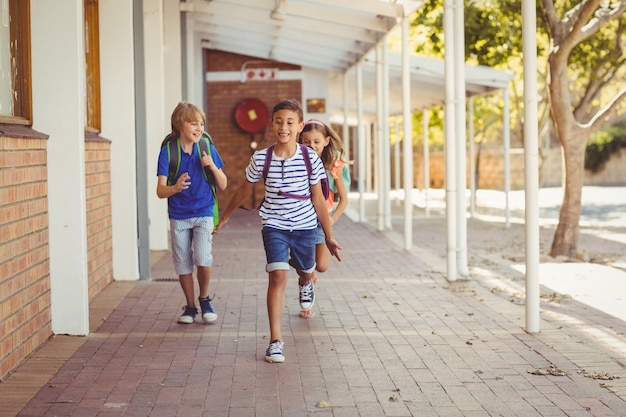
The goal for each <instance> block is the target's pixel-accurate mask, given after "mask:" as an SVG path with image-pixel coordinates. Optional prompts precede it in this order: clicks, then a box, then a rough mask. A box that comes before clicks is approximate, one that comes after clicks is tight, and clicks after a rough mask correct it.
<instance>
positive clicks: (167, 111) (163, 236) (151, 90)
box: [143, 0, 180, 250]
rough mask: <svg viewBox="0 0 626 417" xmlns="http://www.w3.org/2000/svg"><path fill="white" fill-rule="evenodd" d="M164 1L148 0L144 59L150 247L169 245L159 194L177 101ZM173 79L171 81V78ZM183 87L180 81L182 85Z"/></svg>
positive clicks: (166, 225) (164, 202) (145, 11)
mask: <svg viewBox="0 0 626 417" xmlns="http://www.w3.org/2000/svg"><path fill="white" fill-rule="evenodd" d="M163 3H164V2H163V1H162V0H144V2H143V7H144V59H145V87H146V137H147V141H148V143H149V144H151V145H154V146H147V147H146V149H147V152H146V155H145V157H146V161H147V162H146V168H147V169H146V170H147V173H146V175H147V178H148V182H147V183H148V193H147V195H148V216H149V217H150V226H149V227H150V249H152V250H164V249H168V248H169V234H168V215H167V200H165V199H159V198H158V197H157V195H156V184H157V176H156V169H157V160H158V157H159V151H160V148H159V145H160V144H161V140H162V139H163V138H164V137H165V135H166V134H167V133H168V132H169V131H170V130H171V124H170V115H171V112H172V110H174V106H176V104H177V103H166V102H165V90H166V89H165V84H166V77H165V56H166V51H165V48H164V34H163ZM168 83H169V81H168ZM178 88H180V84H179V85H178Z"/></svg>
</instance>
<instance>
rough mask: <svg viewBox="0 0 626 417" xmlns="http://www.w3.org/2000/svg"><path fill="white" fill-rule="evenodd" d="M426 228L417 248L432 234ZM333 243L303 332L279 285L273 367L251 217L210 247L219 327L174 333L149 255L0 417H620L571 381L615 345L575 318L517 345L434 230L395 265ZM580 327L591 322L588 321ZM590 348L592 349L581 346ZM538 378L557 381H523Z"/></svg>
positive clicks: (378, 244)
mask: <svg viewBox="0 0 626 417" xmlns="http://www.w3.org/2000/svg"><path fill="white" fill-rule="evenodd" d="M429 227H432V225H431V226H429V225H426V226H425V228H424V231H425V233H434V229H432V230H431V231H430V232H429V229H428V228H429ZM334 228H335V234H336V237H337V240H338V241H339V242H340V243H341V244H342V245H343V247H344V250H343V252H342V255H343V258H344V260H343V261H342V262H340V263H339V262H337V261H335V260H332V261H331V265H330V268H329V271H328V272H326V273H323V274H318V283H317V285H316V297H317V303H316V306H315V312H316V314H315V317H313V318H309V319H302V318H300V317H298V312H299V306H298V300H297V285H296V277H295V273H294V272H293V271H292V272H291V273H290V274H291V275H290V279H291V281H290V283H289V285H288V286H287V289H286V294H285V309H284V314H283V328H282V331H283V336H284V342H285V356H286V362H285V363H283V364H269V363H266V362H265V361H264V352H265V349H266V347H267V345H268V344H269V340H268V336H269V326H268V322H267V311H266V306H265V292H266V286H267V275H266V273H265V272H264V264H265V255H264V251H263V248H262V242H261V238H260V221H259V219H258V214H257V213H248V212H245V211H241V212H238V213H237V214H236V215H235V216H234V217H233V218H232V219H231V221H230V223H229V224H228V225H227V226H226V227H225V228H224V229H223V230H222V231H220V233H219V234H218V235H216V236H215V240H214V243H215V247H214V258H215V264H214V268H213V276H212V280H211V286H210V291H211V293H212V294H213V293H215V298H214V305H215V308H216V310H217V313H218V315H219V318H218V320H217V322H216V323H214V324H211V325H205V324H203V323H201V321H200V320H199V319H197V320H196V322H195V323H193V324H190V325H180V324H178V323H177V322H176V319H177V317H178V316H179V315H180V313H181V307H182V304H183V303H184V300H183V297H182V291H181V290H180V287H179V285H178V282H177V279H176V276H175V273H174V271H173V266H172V262H171V253H169V252H167V251H163V252H155V253H153V257H154V259H153V262H152V271H153V273H152V276H153V280H151V281H139V282H115V283H113V284H111V285H110V286H109V287H108V288H107V289H105V290H104V291H103V294H102V295H101V296H99V297H97V300H94V302H93V305H92V306H91V314H92V324H91V329H92V333H91V334H90V335H89V336H87V337H85V338H79V339H80V341H78V342H76V341H75V340H74V341H73V345H72V346H70V347H68V348H63V345H62V343H60V342H62V341H63V340H68V339H76V338H67V337H63V336H57V337H56V338H55V339H52V340H51V341H50V342H49V343H47V344H46V346H44V347H43V348H42V349H41V350H40V351H39V352H37V354H35V355H33V357H32V358H30V359H29V360H28V361H26V363H25V364H24V365H22V366H21V367H20V368H18V369H17V370H16V371H15V372H14V373H13V374H12V375H11V376H10V377H9V378H7V379H6V380H5V381H4V382H3V383H2V384H0V414H1V415H2V416H3V417H4V416H12V415H17V416H21V417H28V416H38V417H41V416H70V415H71V416H85V417H87V416H94V417H95V416H98V417H102V416H150V417H155V416H167V417H172V416H185V417H187V416H211V417H216V416H217V417H247V416H250V417H264V416H267V417H277V416H281V417H310V416H315V417H326V416H328V417H344V416H345V417H370V416H371V417H381V416H390V417H391V416H394V417H405V416H407V417H408V416H420V417H422V416H433V417H442V416H463V417H484V416H524V417H526V416H620V415H621V416H623V415H625V414H626V411H625V410H626V401H625V400H624V397H625V396H624V395H623V394H622V393H624V392H625V391H626V390H625V388H624V387H625V386H626V381H623V380H621V379H616V380H609V381H602V380H597V379H594V378H591V377H589V375H585V373H584V372H583V371H582V369H584V368H583V367H582V366H583V365H584V367H585V368H587V369H588V370H591V371H593V372H601V371H602V370H605V371H612V370H617V369H621V365H619V363H618V362H617V360H619V359H623V357H624V353H623V352H620V349H621V348H622V347H623V345H622V344H621V343H620V338H619V337H616V335H600V336H598V338H597V339H592V338H590V337H589V334H588V333H585V332H588V331H589V330H590V329H586V328H585V326H584V323H580V320H583V319H584V317H585V314H584V313H582V312H580V311H577V310H573V306H570V308H571V309H572V316H574V314H577V315H576V316H575V317H572V318H573V319H575V320H576V323H575V324H573V325H571V326H569V327H568V326H567V325H563V324H561V323H562V322H561V321H553V320H546V319H544V320H543V321H542V332H540V333H538V334H529V333H526V332H525V331H524V329H523V318H524V307H523V304H519V303H518V304H516V303H513V302H511V301H510V300H508V299H506V298H505V297H503V296H501V295H499V294H497V292H495V293H494V292H493V291H490V288H489V284H490V281H488V278H484V277H483V278H478V279H477V280H476V281H474V280H459V281H457V282H454V283H449V282H447V281H446V279H445V273H444V272H442V271H445V258H444V256H443V255H445V253H444V254H442V253H441V248H440V246H438V245H440V244H441V241H442V239H445V235H444V234H443V233H441V231H440V232H439V233H440V236H439V242H438V243H437V242H434V241H432V240H428V241H427V244H425V245H424V246H423V247H419V248H418V250H416V251H405V250H403V249H401V248H400V247H398V245H397V244H396V243H397V242H398V240H399V239H398V237H397V235H394V234H393V232H387V233H381V232H378V231H376V230H375V229H374V228H372V226H370V225H368V224H364V223H357V222H353V221H351V220H350V219H349V218H342V219H341V220H340V221H339V222H338V223H337V224H336V225H335V226H334ZM416 230H419V229H416ZM416 240H417V241H419V239H416ZM444 249H445V248H444ZM482 266H483V268H489V266H488V264H485V265H482ZM495 268H503V267H502V266H501V265H496V266H494V269H495ZM498 273H500V272H498ZM489 279H490V278H489ZM580 308H583V307H582V306H580ZM546 311H547V312H548V313H551V312H550V311H549V310H546ZM559 314H563V313H561V312H559ZM552 317H556V316H549V318H552ZM561 317H562V316H559V320H562V318H561ZM593 320H595V321H594V323H596V322H597V321H599V320H604V318H602V317H601V316H600V315H598V314H595V312H594V316H593ZM620 326H621V324H620ZM579 341H582V342H583V343H578V342H579ZM599 341H601V342H602V343H603V349H597V348H596V345H594V344H593V343H594V342H595V343H600V342H599ZM55 346H56V349H57V350H56V353H55V350H54V348H55ZM607 347H608V349H612V351H609V350H607V349H606V348H607ZM37 363H41V367H39V368H37V367H36V365H37ZM46 364H47V365H46ZM581 364H583V365H581ZM46 366H47V369H46V368H45V367H46ZM551 366H552V367H554V368H558V369H560V370H562V371H563V374H562V375H536V374H534V373H536V370H540V369H544V370H545V369H550V367H551ZM38 369H39V370H40V372H42V373H45V372H47V375H48V376H47V377H46V378H42V377H41V375H39V380H38V381H37V382H35V383H34V384H35V389H31V392H25V393H24V395H23V396H22V397H19V396H16V395H14V393H15V392H16V391H18V390H19V389H20V388H19V387H21V386H27V385H28V382H27V381H26V380H24V378H25V377H27V376H28V375H29V374H36V373H37V370H38ZM587 372H589V371H587ZM616 374H618V373H616ZM12 396H13V397H14V398H12ZM20 401H21V403H20ZM11 404H13V408H12V409H11V408H10V405H11Z"/></svg>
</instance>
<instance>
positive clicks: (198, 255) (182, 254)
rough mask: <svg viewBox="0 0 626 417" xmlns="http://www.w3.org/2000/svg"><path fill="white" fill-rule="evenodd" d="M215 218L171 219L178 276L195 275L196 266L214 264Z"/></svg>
mask: <svg viewBox="0 0 626 417" xmlns="http://www.w3.org/2000/svg"><path fill="white" fill-rule="evenodd" d="M212 233H213V217H194V218H191V219H184V220H175V219H170V237H171V241H172V255H173V257H174V269H175V270H176V273H177V274H178V275H186V274H191V273H193V267H194V265H197V266H211V265H212V264H213V253H212V251H213V235H212Z"/></svg>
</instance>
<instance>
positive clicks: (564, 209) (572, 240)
mask: <svg viewBox="0 0 626 417" xmlns="http://www.w3.org/2000/svg"><path fill="white" fill-rule="evenodd" d="M570 132H572V134H573V135H574V136H576V137H571V138H568V143H567V145H566V146H564V147H563V151H564V158H563V163H564V164H565V188H564V193H563V205H562V206H561V211H560V214H559V225H558V226H557V228H556V232H555V233H554V240H553V241H552V248H551V249H550V256H553V257H555V256H559V255H563V256H567V257H570V258H575V257H576V251H577V247H578V235H579V231H580V226H579V221H580V212H581V202H582V201H581V200H582V199H581V197H582V188H583V180H584V175H585V144H586V136H585V133H584V131H580V130H578V129H571V130H570Z"/></svg>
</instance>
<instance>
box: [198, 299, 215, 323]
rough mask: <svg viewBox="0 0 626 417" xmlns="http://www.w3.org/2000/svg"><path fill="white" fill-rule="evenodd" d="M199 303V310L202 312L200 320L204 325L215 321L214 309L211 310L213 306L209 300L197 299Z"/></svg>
mask: <svg viewBox="0 0 626 417" xmlns="http://www.w3.org/2000/svg"><path fill="white" fill-rule="evenodd" d="M198 300H199V301H200V310H201V311H202V320H203V321H204V322H205V323H212V322H214V321H215V320H217V314H216V313H215V309H214V308H213V304H211V299H210V298H209V297H207V298H198Z"/></svg>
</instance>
